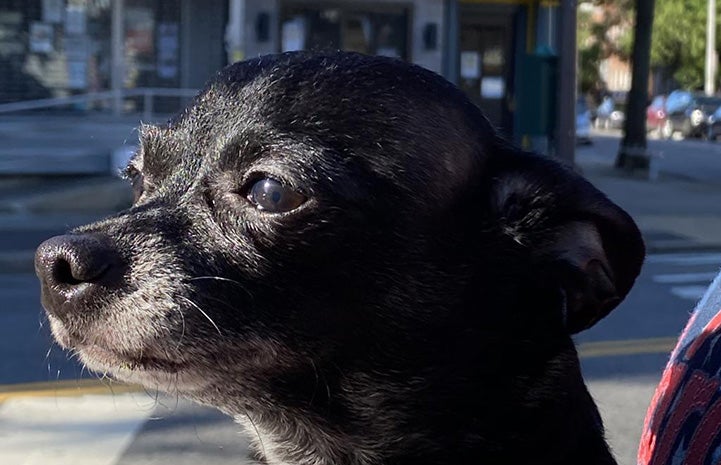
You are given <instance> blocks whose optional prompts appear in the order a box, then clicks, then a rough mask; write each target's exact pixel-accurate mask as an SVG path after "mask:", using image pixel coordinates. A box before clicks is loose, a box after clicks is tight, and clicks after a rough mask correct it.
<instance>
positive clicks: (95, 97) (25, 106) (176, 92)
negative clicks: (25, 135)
mask: <svg viewBox="0 0 721 465" xmlns="http://www.w3.org/2000/svg"><path fill="white" fill-rule="evenodd" d="M197 93H198V89H183V88H170V87H137V88H133V89H121V90H107V91H103V92H88V93H87V94H80V95H73V96H69V97H55V98H44V99H37V100H23V101H20V102H10V103H0V114H3V113H12V112H18V111H28V110H41V109H45V108H53V107H61V106H66V105H76V104H89V103H92V102H107V101H112V102H113V103H112V105H111V106H112V108H113V110H114V112H115V113H116V114H120V113H122V111H123V101H124V100H125V99H127V98H134V97H142V101H143V111H142V114H143V119H144V120H146V121H149V120H150V119H151V118H152V117H153V113H154V108H155V104H154V101H155V97H179V98H183V97H186V98H191V97H194V96H195V95H196V94H197Z"/></svg>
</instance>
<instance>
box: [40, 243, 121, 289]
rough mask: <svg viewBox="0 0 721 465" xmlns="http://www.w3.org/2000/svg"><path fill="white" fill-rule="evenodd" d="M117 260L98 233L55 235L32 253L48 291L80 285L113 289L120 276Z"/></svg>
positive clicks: (108, 244)
mask: <svg viewBox="0 0 721 465" xmlns="http://www.w3.org/2000/svg"><path fill="white" fill-rule="evenodd" d="M120 267H121V263H120V257H119V256H118V254H117V252H116V251H115V249H114V247H113V246H112V244H111V243H110V242H109V240H108V239H107V238H106V237H104V236H101V235H99V234H78V235H74V234H70V235H66V236H56V237H53V238H51V239H48V240H47V241H45V242H43V243H42V244H41V245H40V247H38V250H37V252H36V254H35V269H36V271H37V274H38V276H39V277H40V279H41V281H42V282H43V283H45V284H47V285H49V286H51V288H55V287H56V286H59V287H58V288H57V290H60V289H61V288H68V287H74V286H78V285H80V284H83V283H93V284H102V285H104V286H112V285H114V284H115V281H117V280H118V279H119V278H120V276H122V273H120V272H118V273H108V271H110V270H113V269H116V271H119V270H118V269H119V268H120Z"/></svg>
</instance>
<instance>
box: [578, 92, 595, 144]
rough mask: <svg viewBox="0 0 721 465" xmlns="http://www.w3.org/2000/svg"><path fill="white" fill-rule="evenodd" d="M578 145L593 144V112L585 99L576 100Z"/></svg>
mask: <svg viewBox="0 0 721 465" xmlns="http://www.w3.org/2000/svg"><path fill="white" fill-rule="evenodd" d="M576 143H577V144H584V145H587V144H591V143H592V142H591V110H590V109H589V108H588V103H586V100H585V99H583V98H579V99H578V100H576Z"/></svg>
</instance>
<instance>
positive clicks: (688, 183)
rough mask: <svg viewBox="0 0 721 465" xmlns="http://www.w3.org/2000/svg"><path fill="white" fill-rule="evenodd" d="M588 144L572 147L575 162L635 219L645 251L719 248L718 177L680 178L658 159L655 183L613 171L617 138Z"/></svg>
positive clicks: (600, 136)
mask: <svg viewBox="0 0 721 465" xmlns="http://www.w3.org/2000/svg"><path fill="white" fill-rule="evenodd" d="M593 141H594V143H593V144H592V145H590V146H584V147H578V148H577V150H576V164H577V166H578V167H579V169H580V171H581V172H582V173H583V175H584V176H586V178H587V179H588V180H589V181H591V182H592V183H593V184H594V185H595V186H596V187H598V188H599V189H600V190H601V191H603V192H604V193H606V195H608V196H609V198H610V199H611V200H613V201H614V202H616V203H617V204H619V205H620V206H621V207H623V208H624V209H625V210H626V211H627V212H628V213H629V214H630V215H631V216H632V217H633V218H634V220H635V221H636V223H637V224H638V226H639V228H640V229H641V232H642V233H643V235H644V239H645V241H646V248H647V252H649V253H663V252H678V251H692V250H712V249H721V207H719V206H720V205H721V179H718V180H716V179H713V180H710V179H708V178H707V179H694V178H692V177H689V176H688V175H683V176H681V175H679V174H677V173H674V172H673V171H670V170H667V169H666V168H665V167H664V163H663V160H661V161H659V162H658V163H659V164H658V165H657V168H658V174H657V177H656V179H655V180H649V179H648V178H645V177H643V176H641V175H640V174H634V173H627V172H623V171H619V170H617V169H615V168H614V167H613V164H614V161H615V158H616V154H617V152H618V146H619V142H620V139H619V137H618V136H610V135H608V134H597V135H596V136H595V137H593ZM709 147H710V148H714V149H715V147H713V146H709Z"/></svg>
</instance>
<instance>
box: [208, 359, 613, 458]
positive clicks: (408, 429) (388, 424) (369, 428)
mask: <svg viewBox="0 0 721 465" xmlns="http://www.w3.org/2000/svg"><path fill="white" fill-rule="evenodd" d="M560 357H565V358H568V357H575V353H571V354H562V355H560ZM567 366H568V364H567V360H566V361H565V362H564V363H560V361H554V360H546V367H545V368H546V369H544V370H543V374H541V375H539V377H538V378H536V379H529V378H526V376H528V373H523V374H521V376H523V377H524V381H523V382H519V383H512V384H507V385H503V386H501V385H498V384H494V380H495V379H506V377H505V376H497V373H495V372H494V370H496V369H498V367H496V366H494V367H489V368H490V369H488V370H485V369H483V370H477V371H476V372H475V373H474V374H473V375H472V376H467V375H466V376H463V377H461V376H456V374H454V373H452V372H448V373H444V374H443V376H444V378H443V379H441V378H439V377H436V378H434V379H432V378H423V377H416V378H406V379H409V380H410V381H407V382H404V383H401V384H398V383H397V382H396V383H395V384H393V385H390V384H389V382H388V378H387V377H384V376H383V375H382V374H376V375H374V377H369V376H368V375H366V374H364V375H356V376H354V375H352V374H346V375H345V378H344V379H343V380H341V382H340V383H339V384H337V385H329V386H328V389H327V394H328V395H329V396H330V398H327V397H325V396H322V398H321V397H319V396H316V397H315V400H313V401H311V400H310V398H309V399H308V401H309V402H308V403H305V404H302V403H298V402H297V398H296V400H293V401H290V402H287V401H286V400H285V399H283V398H282V395H280V394H279V393H277V392H272V389H269V391H267V392H266V393H264V394H263V395H262V397H263V398H262V401H260V402H255V401H251V402H248V403H245V404H244V405H243V406H242V407H241V406H238V405H235V406H226V408H225V410H226V411H228V412H230V413H232V414H233V415H234V416H235V418H236V420H237V421H238V422H239V423H241V424H242V425H243V426H244V427H245V429H246V431H247V433H248V434H249V435H250V437H251V438H252V441H253V442H254V448H255V450H256V451H257V454H258V456H259V457H262V462H263V463H267V464H268V465H338V464H348V465H371V464H374V465H375V464H378V465H380V464H397V465H405V464H408V465H410V464H420V463H422V464H439V465H440V464H448V465H451V464H453V465H460V464H468V465H477V464H479V463H494V464H509V465H510V464H517V463H534V464H539V465H541V464H554V465H563V464H568V465H571V464H574V465H576V464H578V463H584V464H589V465H615V464H616V462H615V461H614V459H613V457H612V456H611V454H610V452H609V450H608V447H607V445H606V443H605V440H604V438H603V437H602V434H601V433H600V432H599V431H600V417H598V413H597V410H596V409H595V406H594V404H593V402H592V400H591V397H590V395H589V394H588V392H587V390H586V389H585V387H584V386H583V382H582V380H581V377H580V371H577V372H572V373H570V372H568V370H567V368H566V367H567ZM560 367H564V370H565V371H560V370H557V368H560ZM576 369H577V366H576ZM506 370H509V371H513V366H512V365H511V366H508V367H507V368H506ZM548 373H550V374H548ZM505 374H507V373H505ZM394 378H395V379H399V378H398V377H397V376H395V377H394ZM473 378H475V379H473ZM569 383H570V384H575V385H574V386H570V385H569ZM301 391H302V389H301ZM324 391H325V390H324ZM334 391H335V392H334ZM550 392H553V393H554V394H553V395H551V394H549V393H550ZM559 393H560V395H556V394H559ZM233 398H238V397H233ZM459 399H466V400H465V401H463V404H461V403H459V402H460V401H459ZM469 399H470V401H469ZM213 403H216V405H217V400H213Z"/></svg>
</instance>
